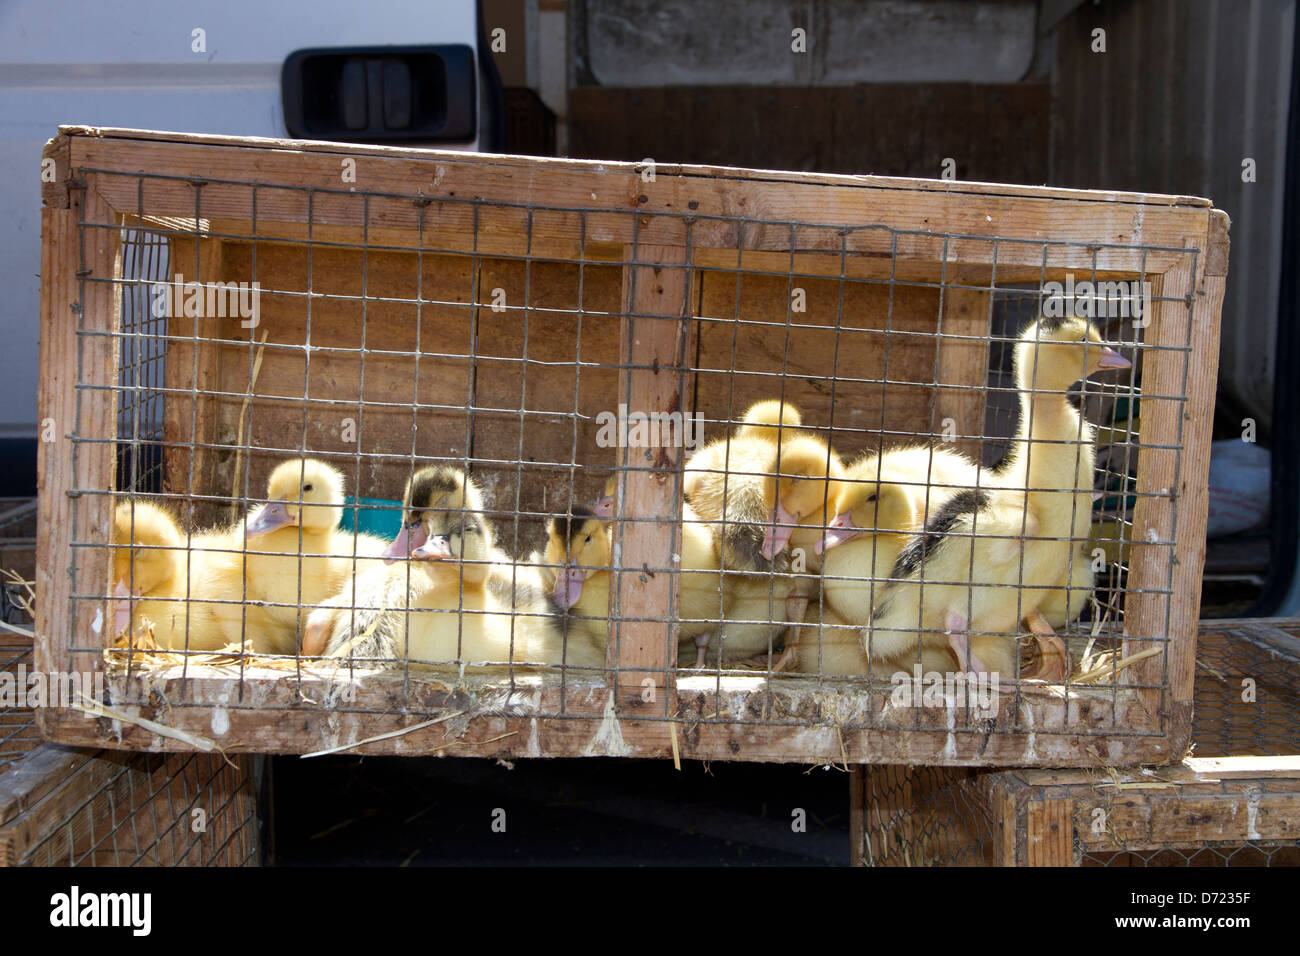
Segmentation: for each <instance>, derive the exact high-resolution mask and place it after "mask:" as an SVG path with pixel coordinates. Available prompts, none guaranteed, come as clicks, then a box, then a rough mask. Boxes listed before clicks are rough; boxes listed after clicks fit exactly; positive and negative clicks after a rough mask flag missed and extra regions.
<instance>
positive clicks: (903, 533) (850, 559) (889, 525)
mask: <svg viewBox="0 0 1300 956" xmlns="http://www.w3.org/2000/svg"><path fill="white" fill-rule="evenodd" d="M882 466H883V463H882V461H881V459H879V458H876V457H875V456H871V457H868V458H865V459H863V460H861V461H858V462H855V463H854V464H852V465H850V466H849V468H848V470H847V472H846V474H845V480H844V481H843V483H842V484H841V485H840V494H839V497H838V498H837V499H836V501H835V512H836V515H835V517H834V518H833V519H832V520H831V522H830V523H829V524H828V525H827V528H826V532H825V534H824V536H823V537H822V538H821V539H819V540H818V541H817V542H816V544H815V545H814V546H813V547H814V549H815V550H816V551H817V552H818V553H820V554H822V555H823V559H822V579H821V600H822V604H823V605H825V609H826V610H833V611H834V612H835V614H836V615H837V616H839V617H840V618H843V619H844V620H845V621H849V622H852V623H854V624H857V625H858V626H859V627H862V626H865V625H867V624H869V623H870V622H871V613H872V608H873V607H874V605H875V601H874V600H873V598H874V597H877V596H879V595H880V594H881V592H882V591H883V589H884V585H885V581H887V580H888V578H889V572H890V570H891V569H892V568H893V567H894V562H895V561H896V560H898V554H899V552H900V551H902V550H903V545H904V544H905V543H906V542H907V539H908V537H909V536H910V535H912V534H914V533H915V532H916V530H917V526H918V524H919V523H920V518H921V508H922V507H923V504H922V503H921V502H919V501H914V500H913V496H914V494H915V489H914V488H911V487H908V486H906V485H899V484H894V483H892V482H890V481H884V480H881V477H880V473H881V471H882V470H883V467H882ZM923 491H924V489H922V492H923Z"/></svg>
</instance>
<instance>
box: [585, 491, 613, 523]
mask: <svg viewBox="0 0 1300 956" xmlns="http://www.w3.org/2000/svg"><path fill="white" fill-rule="evenodd" d="M591 510H592V512H593V513H595V515H596V517H597V518H600V519H601V520H602V521H608V520H609V519H610V518H612V517H614V496H613V495H606V496H605V497H604V498H601V499H600V500H599V501H597V502H596V503H595V504H594V505H592V506H591Z"/></svg>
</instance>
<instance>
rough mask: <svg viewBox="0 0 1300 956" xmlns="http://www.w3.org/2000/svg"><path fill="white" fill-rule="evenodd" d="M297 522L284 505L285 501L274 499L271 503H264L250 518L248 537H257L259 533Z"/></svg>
mask: <svg viewBox="0 0 1300 956" xmlns="http://www.w3.org/2000/svg"><path fill="white" fill-rule="evenodd" d="M291 524H296V522H295V521H294V519H293V518H291V517H290V516H289V509H288V508H286V507H285V506H284V503H283V502H279V501H273V502H271V503H269V504H265V505H262V507H260V508H258V509H257V512H256V513H255V514H254V515H253V517H252V518H250V519H249V522H248V537H250V538H256V537H257V536H258V535H261V534H266V533H267V532H268V531H275V530H276V529H278V528H283V527H284V526H285V525H291Z"/></svg>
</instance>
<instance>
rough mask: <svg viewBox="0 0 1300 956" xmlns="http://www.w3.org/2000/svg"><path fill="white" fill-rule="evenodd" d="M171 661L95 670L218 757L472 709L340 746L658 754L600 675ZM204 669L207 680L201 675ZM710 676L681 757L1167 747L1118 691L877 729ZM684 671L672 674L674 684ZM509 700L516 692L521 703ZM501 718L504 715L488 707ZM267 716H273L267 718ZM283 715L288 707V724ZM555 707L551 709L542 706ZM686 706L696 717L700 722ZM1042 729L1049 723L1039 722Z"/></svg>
mask: <svg viewBox="0 0 1300 956" xmlns="http://www.w3.org/2000/svg"><path fill="white" fill-rule="evenodd" d="M179 672H180V671H179V668H176V669H172V670H169V671H165V672H158V671H155V672H152V673H150V675H149V679H148V681H147V682H146V681H144V680H140V679H133V680H131V681H125V680H123V679H121V678H120V677H114V678H113V679H112V680H110V681H109V693H110V695H111V698H112V700H113V701H114V702H115V703H114V706H119V705H120V706H121V709H122V710H123V711H124V712H125V713H127V714H128V715H130V716H142V717H146V718H148V719H150V720H154V721H158V722H160V723H163V724H165V725H166V726H169V727H174V728H176V729H178V730H183V731H186V732H188V733H191V734H197V735H198V736H200V737H203V738H207V739H211V740H214V741H215V742H216V743H217V744H219V745H220V746H221V748H222V749H223V750H224V751H226V752H227V753H303V752H311V751H315V750H320V749H325V748H329V747H335V746H339V745H341V744H350V743H355V742H357V741H360V740H365V739H369V738H371V737H373V736H375V735H379V734H384V733H388V732H391V731H403V730H406V729H408V728H409V727H410V726H411V725H413V724H416V723H419V722H421V721H422V720H425V719H427V718H428V717H429V716H437V715H440V714H448V713H453V714H464V715H466V717H467V718H468V717H471V716H472V719H469V720H468V723H467V724H462V723H461V722H460V721H457V722H456V723H450V722H448V723H444V724H438V725H435V726H433V727H430V728H426V729H423V730H419V731H415V732H411V733H406V734H404V735H402V736H397V737H393V738H389V739H385V740H377V741H375V742H373V743H367V744H365V745H363V746H360V747H357V748H354V749H351V750H349V752H355V753H367V754H400V755H416V754H420V753H439V754H445V755H448V756H471V755H481V756H503V757H511V756H518V757H526V756H542V755H544V754H573V755H582V756H606V755H618V756H624V755H636V756H643V757H665V756H670V755H671V752H672V751H671V744H670V742H669V740H668V736H667V734H668V729H667V725H666V722H664V721H662V720H656V721H651V720H642V721H637V720H636V719H634V718H635V717H636V711H635V710H634V711H633V712H632V718H626V717H625V715H624V714H621V713H615V714H610V713H609V712H608V708H609V702H610V693H609V688H608V687H607V686H606V685H605V684H604V683H603V682H600V681H578V680H575V679H574V678H572V677H570V678H569V679H568V682H567V684H566V688H565V692H564V694H563V696H562V695H561V689H560V685H559V682H558V680H557V679H556V678H555V677H554V676H552V677H549V678H545V679H542V678H540V677H538V676H534V675H526V676H525V675H521V676H520V678H518V681H517V683H516V684H515V685H514V687H513V690H512V688H511V685H510V684H509V682H508V681H505V680H496V681H490V682H485V681H484V680H483V679H482V678H477V679H474V680H471V679H470V678H469V677H467V678H466V680H465V683H464V685H463V686H462V687H461V688H460V689H459V690H457V689H455V688H453V687H451V686H449V684H441V683H424V682H420V683H412V684H411V685H410V686H409V688H407V687H405V686H404V685H403V681H402V679H401V677H400V675H394V676H391V677H379V676H368V677H367V678H366V679H365V680H364V681H362V682H359V683H357V684H355V685H353V686H352V688H351V690H352V691H354V692H355V694H354V699H352V700H351V701H350V703H349V704H348V710H347V711H346V712H337V711H334V710H331V709H328V708H326V707H322V706H310V705H308V704H306V703H305V702H306V701H329V700H338V697H339V694H340V692H341V688H340V687H339V685H338V684H336V683H334V682H331V681H327V680H323V679H320V678H318V677H313V676H311V673H310V671H307V672H304V675H303V678H302V679H301V680H297V679H289V678H287V676H286V673H285V672H284V671H278V672H270V671H267V670H263V669H248V670H245V672H244V678H243V680H242V682H241V681H240V679H239V677H238V676H237V675H238V670H237V669H234V668H226V669H213V668H208V667H202V666H198V665H191V666H190V668H189V673H190V674H191V676H190V677H189V678H181V677H179V676H178V675H179ZM218 673H220V674H221V676H220V677H217V676H214V675H215V674H218ZM447 679H448V680H449V678H447ZM714 680H715V679H714V678H692V679H690V680H689V681H687V680H685V679H679V681H678V693H677V699H676V704H675V707H676V709H677V711H678V712H679V719H678V724H677V741H678V749H679V752H680V755H681V757H682V758H683V759H703V760H752V761H780V762H796V763H813V762H816V763H836V764H839V763H842V762H848V763H897V762H899V761H907V762H913V763H917V764H943V765H952V766H982V767H991V766H992V767H996V766H1008V765H1026V764H1029V765H1032V764H1034V763H1038V762H1042V763H1051V764H1055V765H1063V766H1069V765H1072V764H1073V765H1075V766H1082V765H1093V764H1095V762H1096V749H1097V746H1098V740H1101V739H1105V741H1106V744H1105V746H1106V747H1107V761H1108V763H1109V764H1110V765H1111V766H1121V767H1122V766H1137V765H1141V764H1158V763H1168V762H1170V761H1171V760H1173V759H1176V756H1177V755H1174V756H1171V755H1170V754H1169V752H1168V742H1167V740H1166V739H1165V738H1163V737H1159V736H1123V735H1114V734H1113V733H1112V734H1110V735H1105V731H1106V730H1107V729H1108V728H1113V727H1131V726H1134V725H1136V724H1137V723H1138V720H1139V716H1138V714H1137V713H1136V707H1135V706H1134V704H1133V702H1132V697H1133V695H1120V698H1119V707H1118V709H1115V708H1112V707H1111V705H1110V702H1109V699H1108V698H1109V695H1108V694H1105V693H1099V694H1090V695H1087V706H1086V709H1085V707H1084V706H1082V702H1081V701H1076V702H1075V703H1072V704H1071V707H1070V720H1069V722H1068V723H1067V720H1066V718H1065V716H1064V715H1063V714H1062V713H1061V712H1060V711H1061V708H1060V707H1059V705H1058V704H1057V703H1056V702H1054V701H1051V700H1033V699H1032V698H1030V697H1028V696H1026V698H1025V699H1024V700H1023V702H1022V703H1021V705H1020V711H1019V713H1020V717H1021V719H1022V720H1023V721H1024V722H1025V723H1026V724H1027V725H1028V724H1030V723H1031V722H1032V725H1033V726H1035V727H1037V728H1039V729H1038V731H1037V732H1035V733H1032V734H1027V733H1024V732H1023V731H1021V732H1013V731H1012V730H1011V720H1012V712H1013V711H1014V710H1015V709H1014V708H1013V707H1011V706H1010V703H1009V702H1008V704H1007V705H1006V706H1004V707H1003V708H1002V709H1001V712H1000V714H999V717H998V718H997V726H995V727H994V730H993V732H992V733H989V732H988V729H987V728H986V727H985V726H984V725H982V724H981V725H980V726H979V727H978V728H972V729H971V730H969V731H967V732H963V733H954V732H953V731H952V729H951V727H950V725H949V715H948V713H947V711H945V710H944V709H942V708H928V709H922V710H919V711H912V712H911V714H912V715H914V717H915V721H914V722H909V723H908V724H907V725H903V724H898V725H896V726H895V727H893V728H892V729H865V728H864V727H863V726H862V724H864V723H865V722H866V721H867V720H874V721H875V722H876V723H877V724H878V723H879V720H880V718H879V716H875V717H871V716H870V714H871V708H870V707H869V705H868V701H867V699H866V696H865V695H864V694H861V693H852V692H848V691H846V690H844V689H837V688H828V687H825V686H821V683H822V682H820V681H818V680H817V679H815V678H789V679H786V680H781V679H780V678H774V679H773V680H772V681H771V682H770V685H769V682H766V681H765V680H764V679H763V678H761V677H755V678H748V677H747V678H740V679H736V678H728V679H726V680H725V681H724V682H723V691H724V692H723V694H722V696H721V698H719V697H718V696H717V695H715V694H714V693H712V692H711V691H702V690H699V689H697V688H698V685H699V683H701V682H707V683H710V684H712V683H714ZM692 681H693V682H694V685H692ZM684 682H685V683H687V685H688V686H687V688H686V690H685V691H683V689H682V686H681V685H682V684H683V683H684ZM692 686H694V687H695V688H696V689H692ZM769 686H770V695H769ZM637 689H638V690H639V689H640V688H639V684H638V685H637ZM637 699H638V700H639V699H640V698H639V696H638V698H637ZM764 699H769V703H770V708H771V709H770V713H769V714H768V715H766V716H765V715H763V713H762V712H761V709H760V706H761V705H760V702H762V701H763V700H764ZM658 700H659V701H662V700H663V697H662V696H660V697H659V698H658ZM1126 701H1128V703H1127V704H1126ZM521 702H526V704H527V706H526V708H524V707H523V705H522V703H521ZM634 706H638V707H639V708H640V707H644V706H645V705H634ZM214 708H216V709H217V710H219V711H220V712H221V713H222V714H223V715H224V720H222V721H220V722H219V726H220V727H222V728H223V729H224V733H220V734H217V733H214V730H213V726H214V721H213V709H214ZM403 710H405V711H406V712H405V713H402V712H401V711H403ZM643 712H644V713H647V714H648V715H654V713H655V711H654V710H649V711H643ZM46 713H47V714H49V715H50V716H51V717H52V718H53V719H54V721H55V722H56V723H57V727H56V728H55V730H54V731H52V732H53V733H57V734H58V739H60V740H65V741H68V742H70V743H74V744H77V745H80V746H93V747H113V748H119V747H127V748H132V749H142V750H143V749H148V750H185V749H189V747H188V745H186V744H184V743H183V742H181V741H178V740H177V739H174V738H164V737H156V736H155V735H153V734H152V733H149V732H147V731H144V730H142V729H140V728H139V727H136V726H133V725H130V724H127V723H125V722H123V723H121V724H116V723H115V722H113V721H99V720H96V719H94V718H89V717H87V716H85V715H84V714H80V713H77V712H75V711H69V710H56V709H49V710H47V711H46ZM506 713H510V714H511V716H503V715H504V714H506ZM272 714H273V715H275V718H274V719H268V715H272ZM285 714H291V715H292V717H291V719H289V720H288V723H286V718H285V716H284V715H285ZM560 714H563V715H564V716H562V717H561V716H552V715H560ZM702 715H703V716H705V717H707V718H708V719H709V722H702V721H701V720H700V718H701V716H702ZM714 715H719V716H714ZM895 719H897V718H895ZM910 720H911V718H910V717H909V721H910ZM837 721H838V723H837ZM850 723H852V724H853V725H855V726H849V724H850ZM1051 727H1054V728H1055V731H1054V732H1045V729H1046V728H1051ZM911 728H917V729H911ZM118 734H120V735H121V737H120V738H119V737H118V736H117V735H118ZM792 738H794V740H793V741H792Z"/></svg>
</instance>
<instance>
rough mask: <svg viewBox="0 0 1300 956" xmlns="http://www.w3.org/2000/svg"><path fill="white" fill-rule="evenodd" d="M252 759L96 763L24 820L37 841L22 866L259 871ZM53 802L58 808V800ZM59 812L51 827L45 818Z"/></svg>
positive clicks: (111, 758)
mask: <svg viewBox="0 0 1300 956" xmlns="http://www.w3.org/2000/svg"><path fill="white" fill-rule="evenodd" d="M250 766H251V760H250V758H240V761H239V764H238V765H237V766H236V765H234V764H231V763H229V762H227V761H226V760H225V758H223V757H221V756H217V755H212V754H168V755H162V754H112V755H109V754H104V755H101V756H97V757H94V758H92V759H91V760H90V761H89V762H87V763H85V764H82V765H81V766H79V767H78V768H77V769H76V770H74V771H73V772H72V773H71V774H69V775H68V777H67V778H66V779H65V780H63V781H62V782H60V784H59V786H58V789H57V790H55V791H54V792H53V794H52V795H51V796H49V797H47V798H46V799H45V800H44V801H43V802H42V803H40V804H37V805H36V806H35V807H33V808H32V809H31V810H30V811H28V815H30V816H34V817H35V818H36V823H35V826H36V829H37V831H38V832H40V833H41V834H43V836H42V837H41V839H40V840H39V841H38V842H36V843H35V844H34V845H32V846H31V847H30V848H29V849H28V850H27V852H25V853H24V854H23V856H22V857H21V859H20V860H19V861H18V862H19V864H20V865H24V866H257V865H258V864H259V861H260V848H259V843H258V827H257V808H256V800H255V799H254V798H253V796H252V790H251V785H250V783H249V781H248V776H249V767H250ZM56 798H57V799H56ZM50 813H60V814H62V817H61V818H60V819H57V820H52V819H47V818H46V817H47V816H48V815H49V814H50Z"/></svg>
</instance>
